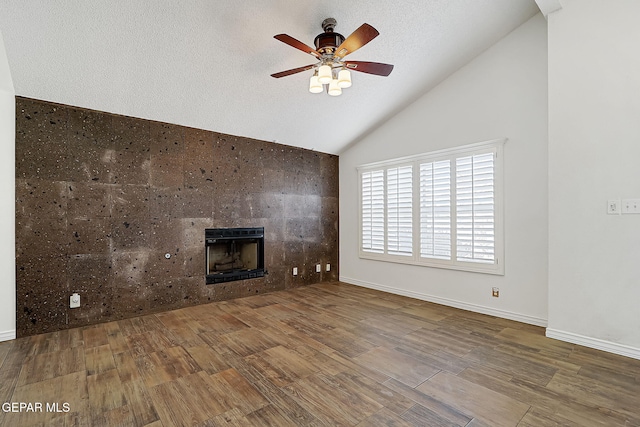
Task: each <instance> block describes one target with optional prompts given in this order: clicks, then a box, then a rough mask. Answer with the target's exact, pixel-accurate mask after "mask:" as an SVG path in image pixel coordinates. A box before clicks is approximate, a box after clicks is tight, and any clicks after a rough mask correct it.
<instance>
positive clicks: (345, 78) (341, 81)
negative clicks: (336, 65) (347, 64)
mask: <svg viewBox="0 0 640 427" xmlns="http://www.w3.org/2000/svg"><path fill="white" fill-rule="evenodd" d="M338 86H340V87H341V88H343V89H344V88H347V87H351V72H350V71H349V70H340V72H339V73H338Z"/></svg>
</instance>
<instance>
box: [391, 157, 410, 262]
mask: <svg viewBox="0 0 640 427" xmlns="http://www.w3.org/2000/svg"><path fill="white" fill-rule="evenodd" d="M412 174H413V167H412V166H411V165H409V166H402V167H397V168H391V169H387V252H388V253H389V254H392V255H403V256H411V255H412V253H413V181H412Z"/></svg>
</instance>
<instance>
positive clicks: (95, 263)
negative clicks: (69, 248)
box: [67, 254, 112, 295]
mask: <svg viewBox="0 0 640 427" xmlns="http://www.w3.org/2000/svg"><path fill="white" fill-rule="evenodd" d="M111 274H112V268H111V256H109V255H93V254H91V255H84V254H83V255H71V256H69V259H68V261H67V276H68V278H69V291H70V292H71V293H73V292H78V293H80V294H81V295H83V294H87V293H89V292H90V293H100V292H102V291H103V289H104V288H106V287H107V285H108V283H109V281H110V279H111Z"/></svg>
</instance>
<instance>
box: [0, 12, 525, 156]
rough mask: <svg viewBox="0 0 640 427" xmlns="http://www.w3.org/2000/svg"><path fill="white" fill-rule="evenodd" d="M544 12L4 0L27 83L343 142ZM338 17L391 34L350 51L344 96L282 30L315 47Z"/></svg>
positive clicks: (85, 97)
mask: <svg viewBox="0 0 640 427" xmlns="http://www.w3.org/2000/svg"><path fill="white" fill-rule="evenodd" d="M537 12H538V8H537V6H536V3H535V1H534V0H402V1H396V2H391V1H388V0H387V1H360V0H355V1H353V0H352V1H344V0H342V1H338V0H324V1H320V2H311V1H300V0H272V1H269V0H263V1H257V0H236V1H228V0H189V1H176V0H153V1H142V0H92V1H87V0H29V1H24V0H2V1H1V2H0V31H1V32H2V34H3V36H4V41H5V45H6V51H7V56H8V59H9V66H10V68H11V73H12V77H13V82H14V86H15V91H16V94H17V95H19V96H25V97H32V98H37V99H43V100H47V101H53V102H58V103H62V104H69V105H75V106H80V107H85V108H91V109H96V110H101V111H108V112H112V113H117V114H124V115H128V116H133V117H140V118H146V119H152V120H158V121H163V122H169V123H176V124H181V125H186V126H192V127H196V128H201V129H208V130H213V131H217V132H222V133H227V134H232V135H239V136H247V137H252V138H256V139H262V140H267V141H276V142H279V143H283V144H287V145H293V146H298V147H303V148H309V149H314V150H318V151H322V152H326V153H339V152H340V151H341V150H342V149H344V148H345V147H346V146H348V145H349V144H350V143H353V142H354V141H357V140H358V139H359V138H361V137H362V136H363V135H365V134H366V133H367V132H370V131H371V130H372V129H374V128H375V127H376V126H377V125H379V124H380V123H381V122H383V121H384V120H386V119H388V118H389V117H391V116H392V115H393V114H395V113H396V112H398V111H399V110H400V109H402V108H404V107H405V106H406V105H408V104H409V103H410V102H412V101H413V100H415V99H416V98H417V97H419V96H420V95H421V94H423V93H424V92H425V91H427V90H429V89H431V88H432V87H433V86H435V85H436V84H437V83H438V82H440V81H442V80H443V79H444V78H445V77H447V76H448V75H449V74H451V73H452V72H454V71H455V70H457V69H458V68H459V67H460V66H462V65H464V64H465V63H467V62H468V61H469V60H471V59H472V58H473V57H475V56H476V55H478V54H479V53H480V52H482V51H483V50H485V49H487V48H488V47H489V46H491V45H492V44H493V43H495V42H496V41H498V40H499V39H500V38H502V37H503V36H505V35H506V34H507V33H509V32H510V31H511V30H513V29H515V28H516V27H517V26H519V25H520V24H522V23H523V22H525V21H526V20H527V19H529V18H530V17H532V16H533V15H534V14H535V13H537ZM327 17H333V18H335V19H336V20H337V21H338V25H337V27H336V31H337V32H339V33H341V34H343V35H344V36H345V37H347V36H348V35H349V34H351V32H353V31H354V30H355V29H356V28H357V27H359V26H360V25H361V24H362V23H364V22H366V23H369V24H370V25H372V26H374V27H375V28H376V29H377V30H378V31H379V32H380V35H379V36H378V37H377V38H376V39H374V40H373V41H371V42H370V43H369V44H368V45H366V46H365V47H363V48H362V49H360V50H358V51H357V52H354V53H353V54H351V55H349V56H348V57H347V59H350V60H360V61H376V62H384V63H391V64H394V65H395V68H394V70H393V72H392V73H391V75H390V76H389V77H379V76H372V75H368V74H363V73H355V72H354V73H352V79H353V86H352V87H351V88H349V89H345V90H344V92H343V94H342V96H339V97H336V98H334V97H330V96H328V95H327V94H325V93H322V94H311V93H309V92H308V90H307V89H308V82H309V77H310V75H311V72H310V71H309V72H303V73H299V74H296V75H292V76H288V77H284V78H281V79H274V78H272V77H270V74H272V73H274V72H278V71H283V70H287V69H290V68H296V67H299V66H303V65H307V64H313V63H314V62H315V60H314V58H313V57H312V56H311V55H307V54H305V53H304V52H301V51H299V50H296V49H294V48H292V47H290V46H287V45H285V44H284V43H281V42H279V41H277V40H275V39H274V38H273V36H274V35H275V34H279V33H286V34H289V35H290V36H292V37H295V38H297V39H299V40H300V41H302V42H304V43H306V44H308V45H311V46H312V45H313V39H314V37H315V36H316V35H317V34H319V33H321V32H322V28H321V27H320V23H321V22H322V20H323V19H325V18H327Z"/></svg>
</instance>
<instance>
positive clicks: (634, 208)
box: [621, 199, 640, 214]
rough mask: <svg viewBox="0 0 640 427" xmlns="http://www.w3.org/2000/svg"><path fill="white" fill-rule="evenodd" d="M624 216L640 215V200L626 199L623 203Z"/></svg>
mask: <svg viewBox="0 0 640 427" xmlns="http://www.w3.org/2000/svg"><path fill="white" fill-rule="evenodd" d="M621 210H622V213H623V214H640V199H625V200H623V201H622V209H621Z"/></svg>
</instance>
